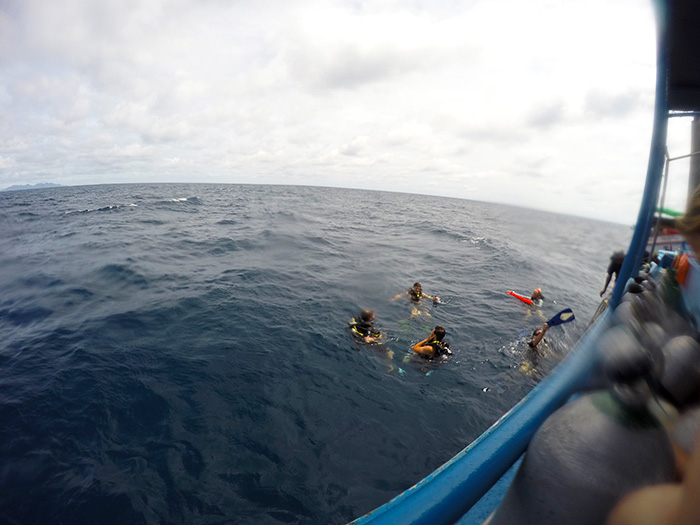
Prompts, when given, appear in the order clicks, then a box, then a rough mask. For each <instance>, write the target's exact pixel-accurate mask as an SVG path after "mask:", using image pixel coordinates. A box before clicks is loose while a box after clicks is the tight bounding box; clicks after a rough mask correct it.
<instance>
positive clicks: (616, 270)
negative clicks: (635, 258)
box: [600, 250, 625, 297]
mask: <svg viewBox="0 0 700 525" xmlns="http://www.w3.org/2000/svg"><path fill="white" fill-rule="evenodd" d="M623 262H625V252H623V251H622V250H617V251H616V252H615V253H613V254H612V255H611V256H610V264H608V274H607V275H606V276H605V285H603V289H602V290H601V291H600V296H601V297H603V294H604V293H605V290H607V289H608V285H609V284H610V280H611V279H612V276H613V274H615V282H617V276H618V275H619V274H620V270H621V269H622V263H623ZM613 286H614V285H613Z"/></svg>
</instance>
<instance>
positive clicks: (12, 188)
mask: <svg viewBox="0 0 700 525" xmlns="http://www.w3.org/2000/svg"><path fill="white" fill-rule="evenodd" d="M59 186H61V184H54V183H53V182H39V183H38V184H24V185H23V184H15V185H14V186H10V187H9V188H5V189H4V190H0V191H19V190H34V189H37V188H58V187H59Z"/></svg>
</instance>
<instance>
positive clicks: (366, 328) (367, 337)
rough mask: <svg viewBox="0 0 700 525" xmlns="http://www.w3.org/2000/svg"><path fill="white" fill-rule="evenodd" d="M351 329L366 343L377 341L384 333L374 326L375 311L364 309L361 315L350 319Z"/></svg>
mask: <svg viewBox="0 0 700 525" xmlns="http://www.w3.org/2000/svg"><path fill="white" fill-rule="evenodd" d="M349 324H350V331H351V332H352V334H353V335H354V336H355V337H357V338H358V339H362V340H363V341H364V342H365V343H375V342H378V341H379V340H380V339H381V338H382V333H381V332H380V331H379V330H377V329H376V328H375V327H374V311H373V310H362V312H361V313H360V315H358V316H357V317H353V318H352V319H350V323H349Z"/></svg>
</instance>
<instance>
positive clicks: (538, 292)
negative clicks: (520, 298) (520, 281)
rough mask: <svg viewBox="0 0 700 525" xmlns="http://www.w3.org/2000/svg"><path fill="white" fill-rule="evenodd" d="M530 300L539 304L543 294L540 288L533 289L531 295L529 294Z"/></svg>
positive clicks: (542, 299)
mask: <svg viewBox="0 0 700 525" xmlns="http://www.w3.org/2000/svg"><path fill="white" fill-rule="evenodd" d="M530 300H531V301H532V302H533V303H536V304H541V302H543V301H544V295H542V289H541V288H536V289H535V291H534V292H532V295H531V296H530Z"/></svg>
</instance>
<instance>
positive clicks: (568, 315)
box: [527, 308, 576, 350]
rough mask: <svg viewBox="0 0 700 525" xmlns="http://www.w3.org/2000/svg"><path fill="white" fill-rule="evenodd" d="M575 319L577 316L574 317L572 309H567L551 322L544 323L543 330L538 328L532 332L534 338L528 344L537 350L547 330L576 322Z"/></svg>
mask: <svg viewBox="0 0 700 525" xmlns="http://www.w3.org/2000/svg"><path fill="white" fill-rule="evenodd" d="M575 319H576V316H575V315H574V312H572V311H571V308H565V309H564V310H562V311H561V312H559V313H558V314H557V315H555V316H554V317H552V318H551V319H550V320H549V321H547V322H546V323H544V324H543V325H542V328H538V329H536V330H535V331H534V332H532V338H531V339H530V340H529V341H528V342H527V344H528V345H529V346H530V348H532V349H533V350H536V349H537V345H538V344H540V342H541V341H542V339H544V334H545V333H547V330H549V329H550V327H552V326H556V325H558V324H564V323H569V322H571V321H574V320H575Z"/></svg>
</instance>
